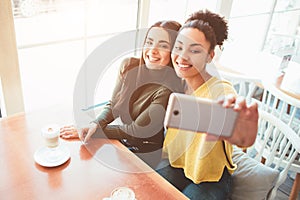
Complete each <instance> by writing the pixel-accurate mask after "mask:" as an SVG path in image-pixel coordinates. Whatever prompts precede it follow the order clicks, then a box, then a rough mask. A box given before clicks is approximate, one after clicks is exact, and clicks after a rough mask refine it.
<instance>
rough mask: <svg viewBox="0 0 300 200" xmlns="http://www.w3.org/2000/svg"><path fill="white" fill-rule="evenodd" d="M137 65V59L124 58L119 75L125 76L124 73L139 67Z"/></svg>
mask: <svg viewBox="0 0 300 200" xmlns="http://www.w3.org/2000/svg"><path fill="white" fill-rule="evenodd" d="M139 64H140V59H139V58H135V57H129V58H125V59H124V60H123V61H122V62H121V67H120V73H121V74H125V73H126V72H128V71H129V70H131V69H132V68H134V67H137V66H139Z"/></svg>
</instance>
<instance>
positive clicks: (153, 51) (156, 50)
mask: <svg viewBox="0 0 300 200" xmlns="http://www.w3.org/2000/svg"><path fill="white" fill-rule="evenodd" d="M149 51H150V53H152V54H157V53H158V48H157V46H156V45H155V46H153V47H151V48H149Z"/></svg>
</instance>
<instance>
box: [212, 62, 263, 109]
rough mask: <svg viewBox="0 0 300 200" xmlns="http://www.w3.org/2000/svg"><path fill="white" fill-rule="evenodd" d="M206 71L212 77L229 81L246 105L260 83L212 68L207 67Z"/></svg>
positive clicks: (243, 76) (256, 80)
mask: <svg viewBox="0 0 300 200" xmlns="http://www.w3.org/2000/svg"><path fill="white" fill-rule="evenodd" d="M207 71H208V72H209V73H210V74H211V75H213V76H216V77H219V78H221V79H225V80H228V81H230V82H231V83H232V85H233V87H234V88H235V90H236V91H237V94H238V95H240V96H244V97H245V98H246V101H247V102H248V103H249V102H250V101H251V99H252V97H253V96H254V94H255V92H256V90H257V88H258V87H257V83H260V80H259V79H257V78H254V77H250V76H245V75H242V74H238V73H234V72H230V71H224V70H222V69H218V68H216V67H213V66H209V67H207Z"/></svg>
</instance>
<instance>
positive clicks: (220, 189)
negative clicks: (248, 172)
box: [156, 161, 232, 200]
mask: <svg viewBox="0 0 300 200" xmlns="http://www.w3.org/2000/svg"><path fill="white" fill-rule="evenodd" d="M162 162H165V161H162ZM156 171H157V172H158V173H159V174H160V175H161V176H162V177H164V178H165V179H166V180H168V181H169V182H170V183H171V184H172V185H174V186H175V187H176V188H177V189H178V190H180V191H181V192H182V193H183V194H185V195H186V196H187V197H188V198H190V199H192V200H193V199H197V200H202V199H203V200H217V199H218V200H226V199H228V198H229V194H230V192H231V191H230V190H231V185H232V177H231V175H230V174H229V172H228V171H227V169H226V168H225V169H224V172H223V175H222V178H221V179H220V180H219V182H202V183H199V184H195V183H194V182H193V181H191V180H190V179H188V178H186V177H185V174H184V172H183V169H180V168H174V167H171V166H170V165H167V166H166V167H164V168H161V169H157V170H156Z"/></svg>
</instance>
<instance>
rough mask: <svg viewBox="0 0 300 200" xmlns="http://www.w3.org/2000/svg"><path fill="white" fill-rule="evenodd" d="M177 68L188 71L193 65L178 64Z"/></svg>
mask: <svg viewBox="0 0 300 200" xmlns="http://www.w3.org/2000/svg"><path fill="white" fill-rule="evenodd" d="M176 64H177V66H178V67H179V68H180V69H188V68H191V67H192V65H190V64H187V63H178V62H176Z"/></svg>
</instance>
